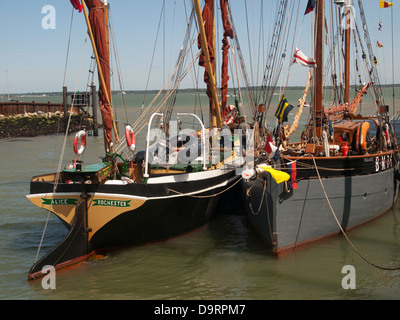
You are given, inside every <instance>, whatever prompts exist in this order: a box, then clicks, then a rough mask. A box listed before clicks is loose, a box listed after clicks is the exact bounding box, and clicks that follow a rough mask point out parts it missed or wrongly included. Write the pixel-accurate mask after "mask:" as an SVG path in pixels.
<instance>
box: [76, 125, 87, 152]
mask: <svg viewBox="0 0 400 320" xmlns="http://www.w3.org/2000/svg"><path fill="white" fill-rule="evenodd" d="M79 140H81V142H80V145H79ZM85 148H86V132H85V131H84V130H81V131H79V132H78V133H77V134H76V135H75V139H74V152H75V154H77V155H78V156H80V155H81V154H83V153H84V152H85Z"/></svg>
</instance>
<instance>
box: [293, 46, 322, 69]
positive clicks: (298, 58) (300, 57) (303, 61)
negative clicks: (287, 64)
mask: <svg viewBox="0 0 400 320" xmlns="http://www.w3.org/2000/svg"><path fill="white" fill-rule="evenodd" d="M293 63H298V64H299V65H301V66H303V67H311V68H316V67H317V63H316V62H315V60H314V59H313V58H309V57H307V56H306V55H305V54H304V53H303V52H301V50H299V49H297V48H296V53H295V54H294V60H293Z"/></svg>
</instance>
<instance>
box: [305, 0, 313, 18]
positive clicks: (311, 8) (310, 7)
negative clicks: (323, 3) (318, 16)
mask: <svg viewBox="0 0 400 320" xmlns="http://www.w3.org/2000/svg"><path fill="white" fill-rule="evenodd" d="M314 9H315V0H308V4H307V9H306V12H305V13H304V15H306V14H309V13H310V12H312V11H314Z"/></svg>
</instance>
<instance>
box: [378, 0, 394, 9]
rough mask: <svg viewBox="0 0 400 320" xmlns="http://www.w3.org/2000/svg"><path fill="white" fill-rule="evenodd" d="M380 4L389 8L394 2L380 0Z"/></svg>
mask: <svg viewBox="0 0 400 320" xmlns="http://www.w3.org/2000/svg"><path fill="white" fill-rule="evenodd" d="M380 4H381V5H380V7H381V8H389V7H391V6H392V5H393V2H386V1H383V0H380Z"/></svg>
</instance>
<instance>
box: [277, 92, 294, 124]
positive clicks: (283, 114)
mask: <svg viewBox="0 0 400 320" xmlns="http://www.w3.org/2000/svg"><path fill="white" fill-rule="evenodd" d="M292 109H293V106H292V105H290V104H289V102H288V101H287V100H286V97H285V95H284V94H282V97H281V100H280V102H279V105H278V108H277V109H276V112H275V117H277V118H278V120H279V121H280V122H281V123H283V122H287V121H288V115H289V112H290V111H292Z"/></svg>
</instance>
